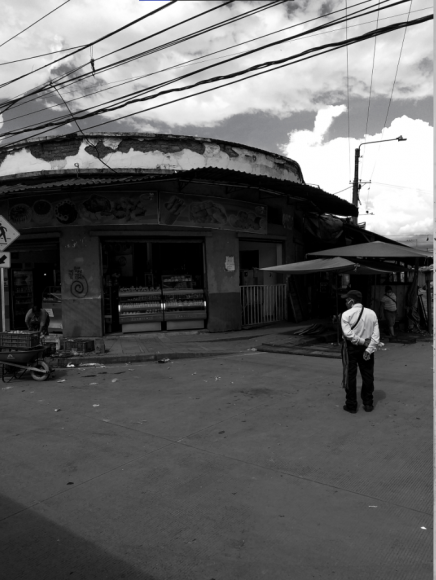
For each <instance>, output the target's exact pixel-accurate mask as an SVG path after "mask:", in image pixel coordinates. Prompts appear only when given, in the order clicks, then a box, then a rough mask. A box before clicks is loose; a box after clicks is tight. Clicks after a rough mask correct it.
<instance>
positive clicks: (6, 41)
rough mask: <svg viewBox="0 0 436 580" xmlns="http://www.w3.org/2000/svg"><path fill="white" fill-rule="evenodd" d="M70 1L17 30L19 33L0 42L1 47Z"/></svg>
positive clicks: (68, 0)
mask: <svg viewBox="0 0 436 580" xmlns="http://www.w3.org/2000/svg"><path fill="white" fill-rule="evenodd" d="M68 2H70V0H67V1H66V2H64V3H63V4H61V5H60V6H58V7H57V8H55V9H54V10H52V11H51V12H48V14H46V15H45V16H43V17H42V18H40V19H39V20H36V22H34V23H33V24H30V25H29V26H28V27H27V28H25V29H24V30H22V31H21V32H17V34H15V35H14V36H12V37H11V38H9V39H8V40H5V41H4V42H3V43H2V44H0V48H1V47H2V46H4V45H5V44H7V43H8V42H10V41H11V40H13V39H14V38H17V36H20V34H23V32H26V30H29V28H32V26H35V24H38V22H41V20H44V18H47V16H50V14H53V12H56V10H59V8H62V6H65V4H68Z"/></svg>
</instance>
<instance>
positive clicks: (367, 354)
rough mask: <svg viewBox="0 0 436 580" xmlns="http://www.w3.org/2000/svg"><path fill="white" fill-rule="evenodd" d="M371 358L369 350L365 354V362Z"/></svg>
mask: <svg viewBox="0 0 436 580" xmlns="http://www.w3.org/2000/svg"><path fill="white" fill-rule="evenodd" d="M370 358H371V355H370V354H369V352H368V351H367V350H365V352H364V353H363V360H369V359H370Z"/></svg>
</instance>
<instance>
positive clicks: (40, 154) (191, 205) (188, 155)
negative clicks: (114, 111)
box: [0, 133, 356, 337]
mask: <svg viewBox="0 0 436 580" xmlns="http://www.w3.org/2000/svg"><path fill="white" fill-rule="evenodd" d="M355 212H356V208H355V207H354V206H352V205H351V204H349V203H347V202H346V201H344V200H342V199H340V198H338V197H336V196H334V195H330V194H328V193H326V192H324V191H322V190H321V189H319V188H315V187H312V186H309V185H307V184H305V182H304V179H303V175H302V172H301V169H300V167H299V165H298V163H296V162H295V161H293V160H291V159H289V158H287V157H284V156H281V155H276V154H274V153H269V152H266V151H262V150H259V149H255V148H252V147H247V146H245V145H238V144H235V143H229V142H225V141H220V140H216V139H206V138H197V137H189V136H179V135H158V134H138V133H98V134H87V135H86V136H83V135H80V134H71V135H67V136H57V137H49V138H45V139H30V140H27V141H25V142H22V143H20V144H17V145H12V146H9V147H8V148H6V149H3V150H2V152H0V215H2V216H3V217H4V218H6V219H7V220H8V221H9V222H10V223H11V224H12V225H13V226H14V227H15V228H16V229H17V230H18V231H19V232H20V234H21V235H20V237H19V238H18V240H17V241H16V242H14V243H13V244H12V246H11V247H10V248H9V250H10V251H11V253H12V267H11V269H10V270H9V271H8V272H7V284H6V290H5V302H6V318H7V326H8V327H9V328H11V329H20V328H24V315H25V312H26V311H27V309H28V308H29V307H30V306H31V304H32V303H33V302H35V301H42V303H43V306H44V307H45V308H47V309H48V310H49V314H50V317H51V324H50V328H51V329H52V330H55V331H56V330H58V331H62V332H63V334H64V336H66V337H79V336H103V335H105V334H109V333H113V332H125V333H128V332H147V331H159V330H177V329H194V328H207V329H208V330H210V331H212V332H220V331H227V330H237V329H239V328H241V325H242V324H243V323H244V324H246V323H247V316H248V318H250V316H251V314H250V312H252V313H254V314H253V315H254V318H253V320H254V319H255V318H256V316H257V317H260V319H262V321H268V320H270V321H274V320H277V319H280V318H282V319H284V318H285V317H286V304H285V302H286V295H285V294H286V289H285V286H284V280H283V279H281V277H280V275H277V274H268V276H264V275H263V274H264V273H262V272H260V271H259V268H262V267H266V266H273V265H278V264H282V263H287V262H294V261H299V260H302V259H304V255H305V247H304V237H303V231H302V228H301V227H300V226H299V224H301V223H303V222H304V216H305V215H307V214H309V213H310V214H312V215H313V213H315V214H318V215H321V214H324V213H329V214H335V215H340V216H345V217H346V216H352V215H356V213H355ZM247 287H250V288H253V289H254V288H257V287H258V288H261V289H262V290H261V298H259V296H260V294H259V292H260V290H259V291H255V290H252V291H250V293H249V294H247V293H246V292H244V289H246V288H247ZM267 287H268V288H267ZM267 291H268V292H267ZM256 292H257V294H256ZM256 296H257V298H256ZM247 297H248V298H247ZM250 309H251V310H250ZM249 311H250V312H249ZM247 312H248V315H247ZM256 320H257V319H256Z"/></svg>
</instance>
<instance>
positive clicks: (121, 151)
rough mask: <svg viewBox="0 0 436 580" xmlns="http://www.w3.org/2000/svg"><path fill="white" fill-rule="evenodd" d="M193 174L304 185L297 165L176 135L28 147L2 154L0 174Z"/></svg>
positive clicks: (75, 139)
mask: <svg viewBox="0 0 436 580" xmlns="http://www.w3.org/2000/svg"><path fill="white" fill-rule="evenodd" d="M101 160H102V161H104V162H105V163H106V164H107V165H109V166H110V167H112V168H114V169H119V170H124V171H126V170H127V171H129V170H131V171H133V170H135V169H138V168H140V169H143V170H144V169H150V170H151V171H153V170H162V169H163V170H178V171H183V170H189V169H198V168H204V167H216V168H222V169H230V170H233V171H241V172H244V173H249V174H252V175H263V176H269V177H273V178H276V179H281V180H285V181H292V182H296V183H304V181H303V177H302V174H301V171H300V168H299V166H298V163H296V162H294V161H292V160H291V159H288V158H286V157H282V156H279V155H274V154H272V153H268V152H266V151H259V150H256V149H251V148H250V147H245V146H241V145H236V144H231V143H225V142H221V141H213V140H211V139H201V138H197V137H182V136H173V135H167V136H166V135H141V134H138V135H128V136H126V135H124V136H123V135H117V134H115V133H114V134H113V135H109V136H108V135H107V134H105V135H100V136H95V135H93V136H89V137H87V138H85V137H83V136H81V135H80V136H77V135H74V136H71V137H64V138H59V137H57V138H53V139H47V140H41V141H32V142H27V143H24V144H23V145H22V146H18V147H11V148H10V149H9V150H8V151H6V152H3V153H2V154H1V155H0V176H8V175H15V174H23V173H24V174H25V173H31V172H38V171H54V170H68V169H69V170H72V171H74V170H76V169H77V167H76V165H75V164H79V168H80V171H86V169H104V168H105V165H104V164H102V162H101Z"/></svg>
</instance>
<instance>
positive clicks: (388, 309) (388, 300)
mask: <svg viewBox="0 0 436 580" xmlns="http://www.w3.org/2000/svg"><path fill="white" fill-rule="evenodd" d="M380 302H381V304H382V306H383V310H384V312H383V314H384V319H385V320H386V321H387V323H388V327H389V335H390V336H395V332H394V326H395V320H396V318H397V297H396V295H395V293H394V291H393V290H392V288H391V286H386V287H385V294H384V296H383V298H382V299H381V300H380Z"/></svg>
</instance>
